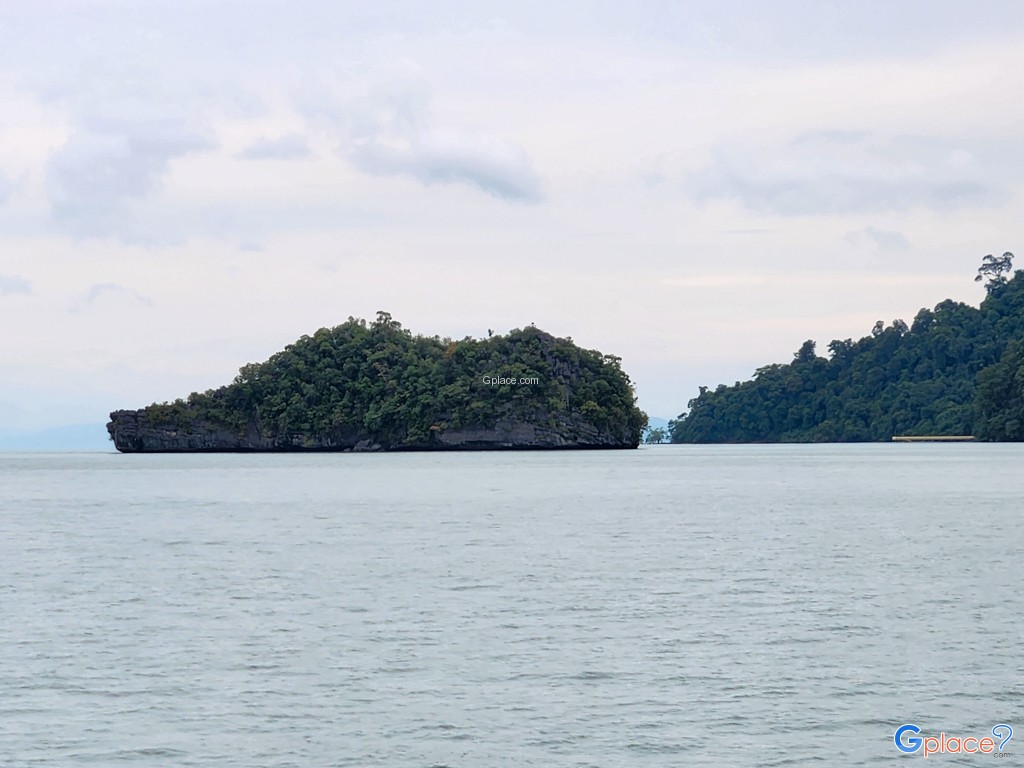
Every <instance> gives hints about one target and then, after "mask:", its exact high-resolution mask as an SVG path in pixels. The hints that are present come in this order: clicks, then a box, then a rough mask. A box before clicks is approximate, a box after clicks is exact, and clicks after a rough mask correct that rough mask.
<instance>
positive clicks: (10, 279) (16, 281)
mask: <svg viewBox="0 0 1024 768" xmlns="http://www.w3.org/2000/svg"><path fill="white" fill-rule="evenodd" d="M18 293H20V294H24V295H28V294H30V293H32V284H31V283H30V282H29V281H28V280H26V279H25V278H23V277H22V276H21V275H0V296H10V295H13V294H18Z"/></svg>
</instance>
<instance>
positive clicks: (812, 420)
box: [670, 254, 1024, 443]
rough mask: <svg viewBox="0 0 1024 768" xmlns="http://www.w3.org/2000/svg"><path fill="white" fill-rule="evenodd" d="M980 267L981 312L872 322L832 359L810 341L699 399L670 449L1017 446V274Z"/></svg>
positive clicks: (1023, 286)
mask: <svg viewBox="0 0 1024 768" xmlns="http://www.w3.org/2000/svg"><path fill="white" fill-rule="evenodd" d="M1011 259H1012V254H1004V257H1002V259H994V258H993V257H991V256H989V257H986V261H985V263H983V265H982V268H981V269H980V270H979V278H980V277H982V276H983V275H984V276H987V277H988V278H989V282H988V283H987V284H986V291H987V296H986V297H985V299H984V301H982V303H981V306H980V307H972V306H969V305H967V304H963V303H960V302H955V301H951V300H949V299H947V300H945V301H943V302H940V303H939V304H938V305H937V306H936V307H935V308H934V309H931V310H929V309H922V310H921V311H920V312H918V314H917V316H916V317H915V318H914V321H913V323H911V324H910V325H908V324H907V323H905V322H904V321H902V320H894V321H893V322H892V323H891V324H889V325H886V324H885V323H884V322H883V321H879V322H878V323H876V324H875V326H874V328H872V329H871V332H870V335H868V336H865V337H864V338H862V339H860V340H859V341H853V340H852V339H836V340H833V341H831V342H830V343H829V344H828V351H829V357H828V358H827V359H826V358H823V357H818V356H817V355H816V354H815V351H814V349H815V346H814V342H813V341H806V342H804V343H803V345H802V346H801V347H800V349H799V350H798V351H797V352H796V354H795V355H794V359H793V361H792V362H791V363H789V364H775V365H767V366H764V367H762V368H759V369H757V371H756V372H755V374H754V377H753V378H752V379H751V380H749V381H745V382H741V383H737V384H736V385H734V386H725V385H720V386H718V387H717V388H716V389H709V388H707V387H701V389H700V394H699V395H698V396H697V397H695V398H693V399H692V400H690V402H689V404H688V412H687V413H684V414H683V415H681V416H680V417H679V418H678V419H676V420H675V421H673V422H672V423H671V427H670V430H671V435H672V440H673V442H677V443H704V442H789V441H793V442H814V441H867V440H889V439H890V438H891V437H892V436H893V435H971V434H974V435H977V436H978V437H979V438H981V439H987V440H1021V439H1024V270H1018V271H1017V272H1016V273H1015V274H1014V276H1013V278H1012V279H1009V280H1008V279H1006V277H1005V275H1004V273H1005V271H1006V269H1007V265H1008V264H1009V262H1010V260H1011Z"/></svg>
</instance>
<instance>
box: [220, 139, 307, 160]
mask: <svg viewBox="0 0 1024 768" xmlns="http://www.w3.org/2000/svg"><path fill="white" fill-rule="evenodd" d="M311 154H312V153H311V152H310V149H309V144H307V143H306V139H305V137H304V136H302V135H300V134H297V133H292V134H289V135H287V136H280V137H278V138H276V139H267V138H260V139H258V140H256V141H254V142H253V143H252V144H250V145H249V146H247V147H246V148H245V149H244V150H242V151H241V152H240V153H239V155H238V156H239V157H240V158H242V159H243V160H305V159H306V158H308V157H309V156H310V155H311Z"/></svg>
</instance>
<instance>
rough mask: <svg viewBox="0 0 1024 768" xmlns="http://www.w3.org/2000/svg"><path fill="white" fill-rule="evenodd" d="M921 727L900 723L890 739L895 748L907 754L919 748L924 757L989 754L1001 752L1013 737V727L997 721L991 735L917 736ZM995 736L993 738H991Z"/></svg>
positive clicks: (941, 734) (943, 734) (942, 734)
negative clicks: (997, 750) (943, 754)
mask: <svg viewBox="0 0 1024 768" xmlns="http://www.w3.org/2000/svg"><path fill="white" fill-rule="evenodd" d="M919 733H921V729H920V728H918V727H917V726H916V725H914V724H913V723H907V724H905V725H901V726H900V727H899V728H897V729H896V733H895V734H894V735H893V737H892V740H893V741H894V742H895V743H896V749H898V750H899V751H900V752H904V753H906V754H908V755H910V754H913V753H915V752H917V751H919V750H920V752H921V754H922V755H924V756H925V757H928V755H936V754H942V753H945V754H951V755H959V754H968V755H973V754H976V753H978V752H980V753H982V754H985V755H989V754H992V753H993V752H995V751H996V749H997V747H998V749H999V752H1000V753H1002V752H1003V748H1004V747H1005V746H1006V744H1007V742H1009V741H1010V739H1012V738H1013V728H1011V727H1010V726H1008V725H1007V724H1006V723H999V724H998V725H993V726H992V736H983V737H981V738H978V737H976V736H947V735H946V734H945V733H940V734H939V735H938V736H918V734H919ZM993 737H995V738H993Z"/></svg>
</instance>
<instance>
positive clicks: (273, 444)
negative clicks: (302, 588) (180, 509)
mask: <svg viewBox="0 0 1024 768" xmlns="http://www.w3.org/2000/svg"><path fill="white" fill-rule="evenodd" d="M538 422H539V423H530V422H528V421H512V420H505V421H499V422H498V423H497V424H495V425H494V426H493V427H483V426H480V427H465V428H460V429H448V430H444V431H438V432H436V433H435V434H434V435H433V437H432V438H430V439H428V440H423V441H420V442H415V443H408V442H402V443H398V444H395V443H389V442H388V441H386V440H384V441H381V440H378V439H376V438H374V436H372V435H369V434H359V433H351V432H350V433H345V432H342V431H338V432H335V433H334V434H328V435H312V436H310V435H302V434H291V435H282V436H273V437H271V436H267V435H263V434H261V432H260V430H259V428H258V427H256V426H255V425H250V426H249V428H248V429H246V430H244V431H238V430H234V429H231V428H230V427H226V426H224V425H218V424H214V423H210V422H204V421H197V422H194V423H192V424H189V425H188V426H182V425H180V424H174V423H164V424H154V423H150V420H149V419H148V418H147V415H146V411H145V409H140V410H137V411H114V412H113V413H111V414H110V422H109V423H108V424H107V432H108V433H109V434H110V439H111V440H113V441H114V446H115V447H116V448H117V450H119V451H120V452H122V453H232V452H239V453H244V452H260V451H263V452H275V451H276V452H300V451H342V452H357V453H358V452H367V451H474V450H476V451H496V450H551V449H590V448H598V449H600V448H604V449H608V448H636V447H637V444H638V443H637V442H635V441H633V440H632V439H630V437H629V436H627V435H622V434H619V435H616V434H612V433H610V432H608V431H603V430H601V429H598V428H597V427H596V426H594V425H593V424H590V423H588V422H587V421H586V420H584V419H582V418H577V419H574V420H562V421H560V422H559V423H557V424H556V426H555V427H552V426H550V422H549V421H548V420H547V419H538Z"/></svg>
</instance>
